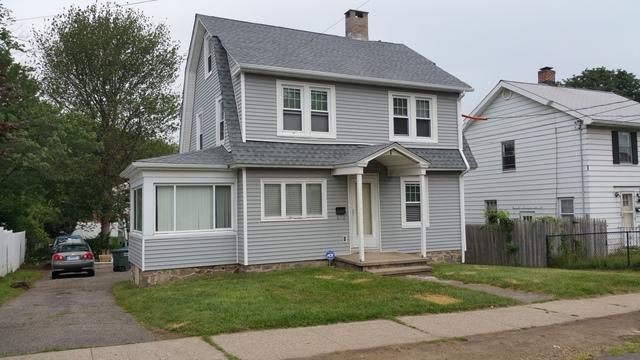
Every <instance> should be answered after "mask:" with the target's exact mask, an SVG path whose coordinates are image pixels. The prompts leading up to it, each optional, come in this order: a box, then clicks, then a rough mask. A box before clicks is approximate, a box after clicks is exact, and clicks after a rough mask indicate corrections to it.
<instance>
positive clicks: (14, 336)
mask: <svg viewBox="0 0 640 360" xmlns="http://www.w3.org/2000/svg"><path fill="white" fill-rule="evenodd" d="M128 276H129V273H128V272H119V273H114V272H113V271H111V268H110V267H98V268H97V269H96V276H95V277H86V276H84V275H71V276H63V277H61V278H60V279H57V280H51V277H50V275H49V274H47V276H46V277H45V278H43V280H40V281H38V282H36V284H35V286H34V288H32V289H31V290H29V291H26V292H24V293H23V294H21V295H20V296H19V297H17V298H15V299H13V300H11V301H9V302H8V303H7V304H4V305H3V306H0V356H2V355H11V354H23V353H31V352H40V351H51V350H62V349H71V348H79V347H94V346H108V345H118V344H128V343H137V342H148V341H153V340H156V336H154V334H153V333H152V332H150V331H148V330H146V329H145V328H144V327H142V326H140V325H139V324H138V323H137V322H136V321H135V320H134V319H133V317H132V316H131V315H129V314H128V313H126V312H124V311H123V310H122V309H120V307H118V306H117V305H116V304H115V302H114V300H113V296H112V295H111V287H112V286H113V284H115V283H117V282H119V281H123V280H126V279H128Z"/></svg>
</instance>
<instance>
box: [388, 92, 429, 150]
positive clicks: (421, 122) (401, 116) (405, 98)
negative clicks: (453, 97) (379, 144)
mask: <svg viewBox="0 0 640 360" xmlns="http://www.w3.org/2000/svg"><path fill="white" fill-rule="evenodd" d="M436 102H437V100H436V96H434V95H423V94H406V93H389V114H390V117H389V140H391V141H409V142H425V143H436V142H438V136H437V135H438V134H437V128H438V127H437V119H436Z"/></svg>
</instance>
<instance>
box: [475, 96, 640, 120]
mask: <svg viewBox="0 0 640 360" xmlns="http://www.w3.org/2000/svg"><path fill="white" fill-rule="evenodd" d="M629 101H633V100H629V99H626V100H623V101H614V102H610V103H606V104H599V105H591V106H585V107H581V108H567V110H566V111H567V112H570V111H573V112H577V113H579V114H580V115H582V116H589V117H590V116H593V115H599V114H603V113H606V112H610V111H614V110H618V109H623V108H628V107H632V106H637V105H640V104H638V103H636V102H635V101H634V103H633V104H630V105H625V106H621V107H617V108H614V109H607V110H604V111H601V112H597V113H594V114H583V113H581V112H580V110H588V109H594V108H597V107H603V106H610V105H615V104H620V103H624V102H629ZM557 111H558V110H556V111H551V112H542V113H529V114H519V115H513V116H509V114H515V113H517V110H516V111H514V112H511V113H509V114H507V115H506V116H505V115H498V116H487V118H490V119H515V118H521V117H533V116H546V115H554V114H556V112H557ZM601 116H603V115H601ZM608 116H613V117H635V116H639V115H638V114H636V115H608Z"/></svg>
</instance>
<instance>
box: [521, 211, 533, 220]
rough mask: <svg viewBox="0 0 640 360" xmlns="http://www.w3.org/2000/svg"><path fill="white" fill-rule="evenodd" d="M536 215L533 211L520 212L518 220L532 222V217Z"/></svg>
mask: <svg viewBox="0 0 640 360" xmlns="http://www.w3.org/2000/svg"><path fill="white" fill-rule="evenodd" d="M535 214H536V213H535V212H533V211H521V212H520V219H521V220H523V221H533V219H534V215H535Z"/></svg>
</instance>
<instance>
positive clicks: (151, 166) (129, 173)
mask: <svg viewBox="0 0 640 360" xmlns="http://www.w3.org/2000/svg"><path fill="white" fill-rule="evenodd" d="M145 170H205V171H206V170H218V171H222V170H225V171H231V169H230V168H229V167H228V166H227V165H207V164H163V163H148V162H141V161H136V162H133V163H131V165H129V166H127V168H126V169H124V171H122V172H121V173H120V177H122V178H125V179H130V178H132V177H133V175H135V174H136V173H137V172H140V171H145Z"/></svg>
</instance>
